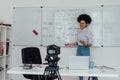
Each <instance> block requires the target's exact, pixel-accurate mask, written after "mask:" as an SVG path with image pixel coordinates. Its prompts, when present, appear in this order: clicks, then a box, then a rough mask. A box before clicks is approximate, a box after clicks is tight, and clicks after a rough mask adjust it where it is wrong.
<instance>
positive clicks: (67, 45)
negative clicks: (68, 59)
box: [65, 43, 73, 47]
mask: <svg viewBox="0 0 120 80" xmlns="http://www.w3.org/2000/svg"><path fill="white" fill-rule="evenodd" d="M65 46H66V47H72V46H73V44H72V43H66V44H65Z"/></svg>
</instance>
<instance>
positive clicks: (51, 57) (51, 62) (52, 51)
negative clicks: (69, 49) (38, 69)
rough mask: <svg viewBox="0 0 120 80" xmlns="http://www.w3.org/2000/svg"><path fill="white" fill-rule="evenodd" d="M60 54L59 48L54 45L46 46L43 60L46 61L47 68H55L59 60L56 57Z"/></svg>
mask: <svg viewBox="0 0 120 80" xmlns="http://www.w3.org/2000/svg"><path fill="white" fill-rule="evenodd" d="M58 54H60V47H59V46H56V45H48V46H47V56H46V58H45V60H46V61H48V66H49V67H57V62H58V61H59V60H60V58H59V57H58Z"/></svg>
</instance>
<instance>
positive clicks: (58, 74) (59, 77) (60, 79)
mask: <svg viewBox="0 0 120 80" xmlns="http://www.w3.org/2000/svg"><path fill="white" fill-rule="evenodd" d="M56 73H57V76H58V80H62V78H61V76H60V73H59V71H56Z"/></svg>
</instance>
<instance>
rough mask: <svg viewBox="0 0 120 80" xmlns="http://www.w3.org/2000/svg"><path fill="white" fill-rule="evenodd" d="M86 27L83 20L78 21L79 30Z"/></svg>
mask: <svg viewBox="0 0 120 80" xmlns="http://www.w3.org/2000/svg"><path fill="white" fill-rule="evenodd" d="M87 25H88V24H87V23H86V22H85V21H84V20H81V21H80V29H84V28H86V27H87Z"/></svg>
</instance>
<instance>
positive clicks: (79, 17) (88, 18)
mask: <svg viewBox="0 0 120 80" xmlns="http://www.w3.org/2000/svg"><path fill="white" fill-rule="evenodd" d="M81 20H84V21H85V22H86V23H87V24H90V23H91V21H92V19H91V17H90V16H89V15H87V14H81V15H79V16H78V18H77V22H79V23H80V21H81Z"/></svg>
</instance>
